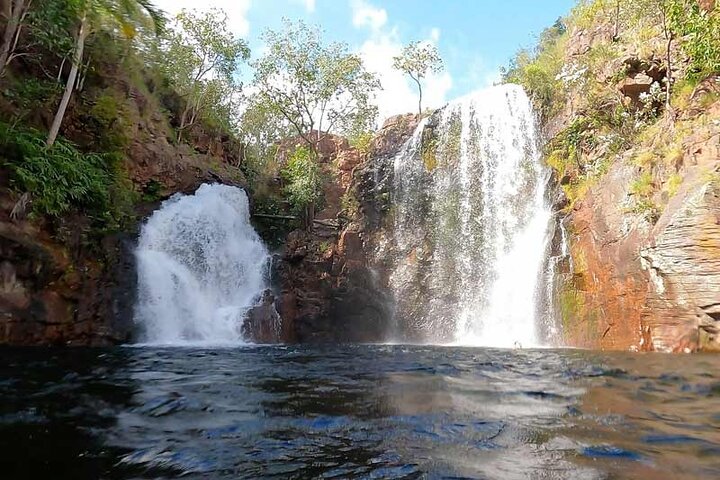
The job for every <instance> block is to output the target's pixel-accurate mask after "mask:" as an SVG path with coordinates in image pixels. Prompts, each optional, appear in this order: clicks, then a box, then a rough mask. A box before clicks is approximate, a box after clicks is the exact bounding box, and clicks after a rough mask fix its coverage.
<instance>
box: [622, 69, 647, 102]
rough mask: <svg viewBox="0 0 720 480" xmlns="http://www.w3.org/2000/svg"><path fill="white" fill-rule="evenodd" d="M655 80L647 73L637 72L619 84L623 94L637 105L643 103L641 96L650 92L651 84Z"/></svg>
mask: <svg viewBox="0 0 720 480" xmlns="http://www.w3.org/2000/svg"><path fill="white" fill-rule="evenodd" d="M654 82H655V80H653V78H652V77H651V76H649V75H647V74H646V73H637V74H635V75H634V76H632V77H629V78H626V79H625V80H623V81H622V82H621V83H620V85H619V86H618V88H619V90H620V91H621V92H622V94H623V95H625V96H626V97H628V98H630V100H631V101H632V102H633V104H635V105H641V101H640V96H641V95H642V94H647V93H649V92H650V86H651V85H652V84H653V83H654Z"/></svg>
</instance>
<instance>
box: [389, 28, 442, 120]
mask: <svg viewBox="0 0 720 480" xmlns="http://www.w3.org/2000/svg"><path fill="white" fill-rule="evenodd" d="M393 67H394V68H395V69H397V70H400V71H401V72H403V73H405V74H406V75H408V76H409V77H410V78H412V79H413V81H414V82H415V83H416V84H417V87H418V95H419V97H420V98H419V101H418V113H419V114H420V115H422V80H423V78H425V76H426V75H427V74H428V73H429V72H433V73H439V72H441V71H442V69H443V61H442V58H440V54H439V53H438V51H437V47H435V45H433V44H432V43H427V42H411V43H409V44H408V45H406V46H405V48H403V51H402V53H401V54H400V55H398V56H396V57H393Z"/></svg>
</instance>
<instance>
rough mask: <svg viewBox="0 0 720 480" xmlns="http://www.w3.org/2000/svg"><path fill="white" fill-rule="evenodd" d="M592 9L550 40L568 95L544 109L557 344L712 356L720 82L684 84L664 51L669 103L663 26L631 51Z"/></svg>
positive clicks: (716, 308)
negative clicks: (559, 230)
mask: <svg viewBox="0 0 720 480" xmlns="http://www.w3.org/2000/svg"><path fill="white" fill-rule="evenodd" d="M713 7H714V4H708V5H705V6H704V7H703V8H708V9H710V12H711V13H710V14H713V15H717V12H714V13H713V10H712V9H713ZM594 15H595V16H593V17H590V21H588V20H587V19H585V20H584V21H581V20H580V19H578V15H576V16H575V17H574V18H573V17H571V18H570V21H569V22H568V25H567V27H568V31H567V33H563V34H562V35H561V36H559V37H558V38H559V40H557V41H556V42H555V43H551V44H550V45H546V48H548V49H552V48H555V49H557V51H559V52H560V55H561V59H562V61H561V63H562V67H561V70H560V72H561V73H559V74H558V75H557V81H558V84H559V88H561V89H563V91H565V92H567V94H566V95H562V96H557V97H554V99H553V101H551V102H550V103H549V104H546V108H547V109H548V110H550V111H551V112H552V113H551V114H550V115H547V116H546V117H545V121H544V127H545V134H546V141H547V143H546V160H547V162H548V164H550V165H551V166H552V167H553V168H554V170H555V172H556V182H557V189H556V192H557V196H556V199H555V203H556V210H557V212H558V215H559V216H560V218H561V219H562V225H563V226H564V229H565V233H566V236H567V238H568V240H569V247H570V249H569V250H570V252H569V253H570V256H569V259H568V261H567V262H566V263H565V264H564V266H563V271H564V272H565V273H564V274H563V275H561V279H560V282H559V285H558V290H557V292H556V303H557V305H558V310H559V314H560V316H561V317H562V322H563V327H564V337H565V343H566V344H568V345H575V346H581V347H589V348H601V349H613V350H627V349H631V350H640V351H664V352H692V351H697V350H717V349H718V348H720V313H719V312H720V101H719V100H720V81H719V79H718V77H717V76H715V75H711V76H710V77H709V78H704V79H702V80H701V81H699V82H697V81H688V80H683V78H684V77H685V76H686V72H687V71H688V69H689V68H691V67H690V60H689V58H688V57H687V55H686V54H685V53H684V51H683V50H681V49H680V47H679V46H678V45H677V43H675V44H672V45H671V55H672V59H673V63H672V70H671V76H672V79H673V89H672V91H671V97H670V101H671V107H670V109H668V108H667V106H666V105H665V104H664V100H665V86H664V85H665V83H664V79H665V77H666V76H667V60H666V56H667V51H666V47H667V42H666V41H663V39H662V37H660V36H659V33H658V32H659V30H649V31H650V33H651V34H652V32H655V33H654V34H653V35H655V36H653V37H652V39H648V40H645V43H644V44H639V43H638V42H637V41H635V40H633V38H631V37H632V36H633V35H637V31H635V30H632V29H631V28H630V27H622V28H626V30H627V31H626V32H624V33H623V31H622V29H621V30H620V33H618V24H617V21H614V19H615V18H616V17H614V16H613V14H612V12H609V13H603V12H602V11H601V12H600V13H597V12H596V13H595V14H594ZM643 28H646V30H648V29H650V28H652V27H651V26H649V25H645V27H643ZM536 98H537V97H536ZM616 112H618V113H617V117H613V115H616Z"/></svg>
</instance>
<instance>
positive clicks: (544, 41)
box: [503, 19, 578, 118]
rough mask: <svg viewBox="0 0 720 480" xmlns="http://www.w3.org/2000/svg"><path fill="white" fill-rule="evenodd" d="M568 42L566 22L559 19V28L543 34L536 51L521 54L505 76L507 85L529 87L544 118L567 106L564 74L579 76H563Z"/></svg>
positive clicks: (522, 51)
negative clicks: (563, 83)
mask: <svg viewBox="0 0 720 480" xmlns="http://www.w3.org/2000/svg"><path fill="white" fill-rule="evenodd" d="M567 40H568V32H567V27H566V24H565V21H564V20H563V19H558V21H557V22H555V25H553V26H552V27H550V28H548V29H546V30H544V31H543V32H542V34H540V38H539V39H538V43H537V46H536V47H535V48H534V49H531V50H528V49H523V50H520V51H519V52H518V53H517V55H516V56H515V58H514V59H513V60H512V61H511V62H510V67H509V68H508V69H507V70H505V71H504V72H503V80H504V81H505V82H508V83H517V84H519V85H522V86H523V87H525V90H526V91H527V92H528V94H529V95H530V97H531V98H532V100H533V103H534V104H535V108H537V110H538V111H539V112H540V114H541V116H542V117H543V118H549V117H551V116H552V115H555V114H556V113H558V109H559V108H560V107H561V105H562V104H563V103H564V100H565V97H564V96H565V89H564V88H563V85H562V80H561V76H562V74H563V73H565V76H569V77H574V76H576V75H578V73H577V72H563V67H564V61H565V51H566V44H567Z"/></svg>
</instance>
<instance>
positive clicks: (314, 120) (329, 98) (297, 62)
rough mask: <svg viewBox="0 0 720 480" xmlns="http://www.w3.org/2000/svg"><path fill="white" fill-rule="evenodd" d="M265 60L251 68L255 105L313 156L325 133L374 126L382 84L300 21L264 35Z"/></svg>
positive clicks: (338, 46)
mask: <svg viewBox="0 0 720 480" xmlns="http://www.w3.org/2000/svg"><path fill="white" fill-rule="evenodd" d="M263 38H264V40H265V42H266V45H267V52H266V53H265V55H264V56H263V57H262V58H260V59H259V60H258V61H257V62H255V64H254V67H255V77H254V80H253V86H254V87H255V88H256V89H257V92H258V94H257V95H258V100H259V101H260V102H261V103H263V104H264V105H266V106H267V107H268V108H269V109H271V110H272V111H274V112H277V113H278V114H279V115H281V116H282V117H283V118H284V119H285V120H286V121H287V122H288V123H289V124H290V125H291V126H292V128H293V129H294V130H295V132H296V133H297V134H298V135H299V136H300V137H302V138H303V140H304V141H305V143H306V144H307V146H308V147H309V148H310V151H311V153H312V154H313V155H316V153H317V152H316V148H317V144H318V143H319V142H320V141H321V140H322V139H323V138H324V136H325V135H326V134H327V133H328V132H335V133H341V134H342V133H347V132H352V131H363V130H367V129H369V128H371V127H372V126H374V123H375V119H376V118H377V107H376V106H375V105H373V104H372V100H373V99H374V94H375V91H376V90H377V89H378V88H380V83H379V81H378V80H377V78H375V76H374V75H373V74H371V73H370V72H368V71H367V70H366V69H365V67H364V65H363V62H362V60H361V59H360V57H358V56H357V55H355V54H353V53H349V51H348V46H347V45H345V44H343V43H331V44H329V45H324V44H323V42H322V38H321V34H320V31H319V30H318V29H317V28H313V27H310V26H308V25H306V24H305V23H303V22H302V21H299V22H297V23H292V22H290V21H288V20H285V21H284V28H283V30H281V31H273V30H267V31H266V32H265V33H264V35H263Z"/></svg>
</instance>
